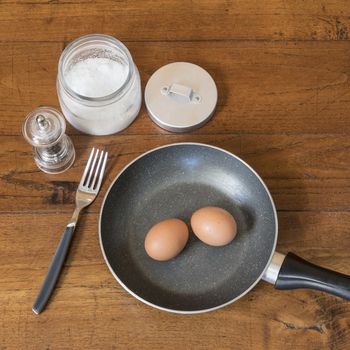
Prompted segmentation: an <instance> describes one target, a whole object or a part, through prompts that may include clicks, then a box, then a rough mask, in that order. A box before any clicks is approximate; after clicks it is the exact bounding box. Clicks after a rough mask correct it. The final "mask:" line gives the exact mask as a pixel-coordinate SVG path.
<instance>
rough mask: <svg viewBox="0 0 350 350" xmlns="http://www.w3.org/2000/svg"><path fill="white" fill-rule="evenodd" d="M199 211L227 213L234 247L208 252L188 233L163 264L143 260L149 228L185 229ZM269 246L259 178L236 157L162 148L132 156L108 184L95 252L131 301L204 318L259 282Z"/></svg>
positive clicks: (272, 222)
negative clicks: (176, 224)
mask: <svg viewBox="0 0 350 350" xmlns="http://www.w3.org/2000/svg"><path fill="white" fill-rule="evenodd" d="M205 206H218V207H222V208H224V209H226V210H228V211H229V212H230V213H232V215H233V216H234V217H235V218H236V220H237V226H238V234H237V236H236V238H235V239H234V241H232V242H231V243H230V244H228V245H227V246H224V247H210V246H208V245H206V244H204V243H202V242H201V241H199V240H198V239H197V238H196V237H195V236H194V235H193V233H191V234H190V240H189V242H188V244H187V245H186V247H185V249H184V250H183V252H182V253H180V255H178V256H177V257H176V258H174V259H172V260H170V261H167V262H158V261H154V260H152V259H151V258H150V257H149V256H148V255H147V254H146V252H145V249H144V239H145V236H146V234H147V232H148V230H149V229H150V228H151V227H152V226H153V225H154V224H156V223H158V222H159V221H161V220H164V219H167V218H173V217H176V218H180V219H182V220H184V221H185V222H186V223H187V224H189V223H190V217H191V214H192V213H193V212H194V211H195V210H196V209H198V208H201V207H205ZM276 239H277V222H276V215H275V209H274V206H273V203H272V200H271V197H270V195H269V193H268V191H267V189H266V187H265V186H264V184H263V183H262V182H261V180H260V178H259V177H258V176H257V175H256V173H255V172H254V171H253V170H252V169H251V168H250V167H249V166H247V165H246V164H245V163H244V162H242V161H241V160H240V159H239V158H237V157H235V156H233V155H232V154H230V153H228V152H226V151H224V150H221V149H219V148H215V147H212V146H208V145H203V144H194V143H184V144H175V145H168V146H166V147H161V148H157V149H155V150H153V151H150V152H148V153H146V154H144V155H143V156H141V157H139V158H138V159H137V160H136V161H134V162H133V163H131V164H129V165H128V166H127V167H126V168H125V169H124V170H123V171H122V172H121V173H120V175H119V176H118V177H117V178H116V180H115V181H114V183H113V184H112V185H111V187H110V190H109V192H108V193H107V195H106V198H105V201H104V205H103V208H102V210H101V218H100V240H101V247H102V251H103V253H104V256H105V258H106V261H107V264H108V265H109V268H110V269H111V271H112V273H113V274H114V276H115V277H116V278H117V279H118V281H119V282H120V283H121V284H122V285H123V286H124V287H125V288H126V289H127V290H128V291H129V292H131V293H132V294H133V295H134V296H136V297H138V298H139V299H141V300H142V301H144V302H146V303H148V304H152V305H153V306H156V307H159V308H162V309H166V310H168V311H175V312H196V311H198V312H200V311H208V310H210V309H213V308H216V307H219V306H223V305H225V304H227V303H230V302H232V301H234V300H235V299H237V298H238V297H240V296H241V295H243V294H245V293H246V292H247V291H248V290H250V289H251V288H252V287H253V286H254V285H255V284H256V283H257V282H258V281H259V280H260V278H261V275H262V273H263V271H264V269H265V267H266V266H267V264H268V263H269V260H270V258H271V255H272V253H273V251H274V249H275V244H276Z"/></svg>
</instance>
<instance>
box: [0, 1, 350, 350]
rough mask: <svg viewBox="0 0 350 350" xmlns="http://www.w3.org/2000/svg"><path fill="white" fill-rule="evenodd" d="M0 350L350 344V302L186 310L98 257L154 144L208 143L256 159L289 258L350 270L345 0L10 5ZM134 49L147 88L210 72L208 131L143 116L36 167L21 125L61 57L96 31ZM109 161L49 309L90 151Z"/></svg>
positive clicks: (265, 294)
mask: <svg viewBox="0 0 350 350" xmlns="http://www.w3.org/2000/svg"><path fill="white" fill-rule="evenodd" d="M0 24H1V26H0V47H1V56H0V79H1V84H0V96H1V98H0V110H1V123H0V142H1V149H0V172H1V174H0V194H1V196H0V215H1V219H0V314H1V316H0V349H1V350H5V349H6V350H9V349H16V350H22V349H253V350H258V349H308V350H310V349H339V350H340V349H349V347H350V303H349V302H346V301H342V300H341V299H339V298H336V297H332V296H329V295H326V294H323V293H320V292H314V291H306V290H299V291H288V292H281V291H275V290H274V289H273V287H272V286H271V285H268V284H266V283H265V282H261V283H259V284H258V286H257V287H256V288H254V290H253V291H252V292H251V293H249V295H247V296H246V297H244V298H243V299H241V300H239V301H238V302H236V303H235V304H233V305H231V306H228V307H226V308H224V309H221V310H219V311H215V312H212V313H208V314H201V315H189V316H184V315H176V314H168V313H165V312H161V311H158V310H156V309H152V308H150V307H149V306H146V305H144V304H142V303H140V302H139V301H137V300H135V299H134V298H133V297H131V296H130V295H129V294H127V293H126V292H125V291H124V290H123V289H122V288H121V287H120V286H119V285H118V284H117V282H116V281H115V279H114V278H113V276H112V275H111V274H110V272H109V270H108V269H107V266H106V264H105V263H104V260H103V258H102V254H101V251H100V247H99V242H98V232H97V221H98V213H99V210H100V207H101V201H102V198H103V196H104V194H105V192H106V189H107V188H108V186H109V184H110V183H111V181H112V180H113V178H114V177H115V176H116V174H117V173H118V172H119V171H120V170H121V168H122V167H123V166H124V165H126V164H127V163H128V162H129V161H131V160H132V159H133V158H135V157H136V156H138V155H139V154H141V153H142V152H145V151H147V150H149V149H151V148H153V147H156V146H159V145H163V144H168V143H173V142H179V141H197V142H205V143H209V144H213V145H216V146H220V147H223V148H225V149H227V150H229V151H231V152H233V153H235V154H237V155H238V156H240V157H242V158H243V159H244V160H245V161H247V162H248V163H249V164H251V165H252V166H253V167H254V168H255V169H256V170H257V171H258V173H260V174H261V176H262V177H263V179H264V180H265V181H266V183H267V185H268V186H269V188H270V190H271V193H272V195H273V198H274V200H275V202H276V205H277V209H278V217H279V221H280V230H279V241H278V249H279V250H280V251H281V252H288V251H289V250H292V251H294V252H295V253H297V254H299V255H301V256H303V257H304V258H307V259H309V260H311V261H313V262H315V263H318V264H321V265H324V266H328V267H330V268H333V269H337V270H339V271H342V272H344V273H347V274H350V264H349V263H350V228H349V227H350V226H349V224H350V204H349V203H350V157H349V151H350V119H349V114H350V86H349V74H350V42H349V32H348V30H349V29H348V28H350V7H349V3H348V1H346V0H339V1H336V0H331V1H317V0H310V1H301V0H291V1H284V0H269V1H258V0H256V1H246V0H238V1H211V0H206V1H191V2H189V1H156V0H155V1H130V2H124V1H120V2H119V1H109V2H107V1H92V0H91V1H84V2H83V1H79V2H74V1H68V0H67V1H31V0H26V1H20V2H18V1H13V0H6V1H2V2H1V3H0ZM96 32H97V33H106V34H111V35H113V36H115V37H117V38H119V39H120V40H122V41H123V42H124V43H125V44H126V45H127V46H128V48H129V49H130V51H131V53H132V55H133V57H134V60H135V62H136V64H137V66H138V68H139V70H140V73H141V76H142V82H143V86H145V83H146V81H147V80H148V79H149V77H150V76H151V74H152V73H153V72H154V71H155V70H156V69H157V68H159V67H160V66H162V65H164V64H167V63H169V62H173V61H189V62H194V63H196V64H199V65H201V66H203V67H204V68H206V69H207V70H208V71H209V72H210V73H211V74H212V76H213V77H214V79H215V81H216V83H217V86H218V91H219V101H218V107H217V112H216V114H215V116H214V118H213V119H212V120H211V121H210V122H209V123H208V124H207V125H205V126H204V127H203V128H201V129H199V130H197V131H195V132H192V133H187V134H180V135H175V134H171V133H169V132H166V131H164V130H162V129H160V128H158V127H157V126H156V125H155V124H153V123H152V122H151V120H150V119H149V117H148V115H147V113H146V111H145V108H144V107H143V108H142V111H141V113H140V115H139V117H138V118H137V120H136V121H135V122H134V123H133V124H132V125H131V126H130V127H129V128H128V129H127V130H125V131H124V132H122V133H120V134H117V135H113V136H108V137H91V136H87V135H82V134H80V133H79V132H77V131H76V130H74V129H73V128H71V127H68V134H69V135H70V136H71V137H72V140H73V142H74V144H75V147H76V151H77V159H76V161H75V164H74V166H73V168H72V169H70V170H69V171H67V172H65V173H63V174H60V175H55V176H54V175H46V174H44V173H43V172H41V171H39V170H38V169H37V168H36V166H35V164H34V162H33V157H32V154H31V149H30V146H29V145H28V144H27V143H26V142H25V140H24V139H23V137H22V135H21V123H22V121H23V118H24V117H25V115H26V114H27V113H28V112H30V111H31V110H32V109H34V108H35V107H37V106H39V105H52V106H56V107H58V101H57V96H56V86H55V80H56V73H57V61H58V58H59V56H60V53H61V52H62V49H63V48H64V47H65V45H66V44H67V43H68V42H69V41H71V40H72V39H74V38H76V37H78V36H81V35H83V34H87V33H96ZM93 145H94V146H101V147H107V148H108V149H109V151H110V154H111V157H110V158H111V159H110V162H109V168H108V174H107V178H106V181H105V183H104V185H103V188H102V193H101V194H100V196H99V198H98V199H97V200H96V202H95V203H94V204H93V205H92V206H91V207H89V208H88V210H86V211H85V212H84V214H83V216H82V218H81V222H80V225H79V228H78V230H77V232H76V237H75V240H74V242H73V245H72V249H71V251H70V255H69V258H68V260H67V262H66V265H65V269H64V271H63V274H62V278H61V279H60V281H59V283H58V286H57V288H56V291H55V293H54V296H53V298H52V301H51V303H50V304H49V306H48V308H47V309H46V311H45V312H43V313H42V314H41V315H40V316H36V315H34V314H33V313H32V311H31V306H32V303H33V301H34V299H35V297H36V294H37V292H38V288H39V287H40V284H41V282H42V280H43V278H44V275H45V273H46V269H47V266H48V264H49V263H50V260H51V257H52V254H53V252H54V250H55V248H56V245H57V243H58V241H59V238H60V236H61V234H62V231H63V228H64V226H65V224H66V222H67V220H68V219H69V218H70V214H71V212H72V210H73V207H74V192H75V189H76V187H77V183H78V181H79V179H80V175H81V173H82V170H83V167H84V164H85V161H86V158H87V155H88V152H89V148H91V146H93Z"/></svg>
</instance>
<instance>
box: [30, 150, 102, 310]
mask: <svg viewBox="0 0 350 350" xmlns="http://www.w3.org/2000/svg"><path fill="white" fill-rule="evenodd" d="M107 157H108V153H107V152H104V151H101V152H100V151H99V150H98V149H97V150H96V152H95V148H93V149H92V151H91V153H90V157H89V160H88V162H87V164H86V167H85V170H84V173H83V176H82V177H81V180H80V183H79V187H78V190H77V192H76V196H75V210H74V213H73V215H72V218H71V220H70V221H69V223H68V225H67V227H66V230H65V231H64V233H63V236H62V238H61V241H60V243H59V245H58V247H57V250H56V253H55V255H54V257H53V259H52V261H51V264H50V267H49V270H48V272H47V274H46V277H45V280H44V283H43V285H42V287H41V289H40V292H39V295H38V297H37V299H36V301H35V303H34V305H33V308H32V310H33V312H34V313H36V314H39V313H40V312H41V311H42V310H43V309H44V308H45V305H46V303H47V301H48V300H49V298H50V296H51V294H52V291H53V289H54V287H55V284H56V282H57V280H58V277H59V275H60V272H61V270H62V267H63V264H64V261H65V259H66V256H67V253H68V249H69V245H70V242H71V240H72V238H73V233H74V230H75V227H76V225H77V222H78V218H79V213H80V211H81V210H82V209H83V208H85V207H87V206H88V205H90V204H91V203H92V202H93V201H94V199H95V198H96V196H97V194H98V191H99V190H100V187H101V183H102V179H103V174H104V171H105V168H106V163H107ZM96 162H97V165H96Z"/></svg>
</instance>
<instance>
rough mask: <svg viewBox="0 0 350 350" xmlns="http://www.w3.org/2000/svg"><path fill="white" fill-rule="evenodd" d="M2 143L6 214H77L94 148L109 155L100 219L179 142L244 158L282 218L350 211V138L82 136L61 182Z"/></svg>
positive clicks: (25, 151)
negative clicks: (113, 191)
mask: <svg viewBox="0 0 350 350" xmlns="http://www.w3.org/2000/svg"><path fill="white" fill-rule="evenodd" d="M0 140H1V143H2V148H1V150H0V169H3V170H2V174H1V176H0V212H21V211H33V210H37V211H58V212H70V211H71V210H72V209H73V205H74V192H75V189H76V187H77V184H78V182H79V181H80V176H81V174H82V172H83V169H84V166H85V163H86V159H87V158H88V154H89V148H90V147H92V146H98V147H106V149H108V150H109V151H110V160H109V168H108V169H109V170H108V174H107V178H106V180H105V183H104V186H103V188H102V192H101V194H100V195H99V196H98V198H97V200H96V202H95V203H94V204H93V205H92V206H91V207H89V208H88V211H89V212H91V211H93V212H97V211H98V210H99V208H100V206H101V202H102V199H103V196H104V193H105V191H106V190H107V188H108V186H109V184H110V183H111V182H112V180H113V179H114V177H115V176H116V175H117V174H118V173H119V171H120V170H121V169H122V168H123V167H124V166H125V165H126V164H128V163H129V162H130V161H131V160H133V159H134V158H136V157H137V156H139V155H140V154H142V153H143V152H146V151H148V150H150V149H152V148H155V147H157V146H160V145H165V144H170V143H176V142H201V143H208V144H212V145H215V146H219V147H222V148H224V149H227V150H228V151H231V152H232V153H234V154H237V155H238V156H240V157H242V159H243V160H245V161H247V162H248V164H250V165H251V166H253V168H254V169H255V170H256V171H257V172H258V173H259V174H260V175H261V176H262V178H263V179H264V180H265V181H266V183H267V185H268V186H269V188H270V190H271V193H272V195H273V197H274V199H275V201H276V205H277V209H279V210H342V211H344V210H345V211H346V210H350V206H349V203H350V201H349V200H350V182H349V179H350V168H349V162H348V159H349V157H348V152H349V148H350V136H344V135H343V136H336V135H334V136H322V135H321V136H316V135H313V136H310V135H289V136H286V135H241V136H238V135H221V136H220V138H218V137H217V135H215V134H212V135H154V136H143V137H141V136H126V135H123V136H122V135H120V136H108V137H102V138H101V137H91V136H86V135H85V136H83V135H80V136H78V135H75V136H74V137H73V142H74V144H75V146H76V150H77V159H76V162H75V164H74V166H73V168H72V169H70V170H69V171H67V172H65V173H63V174H58V175H47V174H45V173H43V172H41V171H40V170H38V169H37V168H36V166H35V163H34V160H33V157H32V154H31V148H30V146H29V145H28V144H26V143H25V141H24V139H23V138H22V137H20V136H16V137H12V136H8V137H5V136H3V137H1V138H0Z"/></svg>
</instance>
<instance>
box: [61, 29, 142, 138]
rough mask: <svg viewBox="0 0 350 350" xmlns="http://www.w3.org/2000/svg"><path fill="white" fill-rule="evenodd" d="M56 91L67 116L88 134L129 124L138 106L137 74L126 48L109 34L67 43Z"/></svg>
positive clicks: (106, 131) (138, 108)
mask: <svg viewBox="0 0 350 350" xmlns="http://www.w3.org/2000/svg"><path fill="white" fill-rule="evenodd" d="M57 94H58V99H59V102H60V106H61V109H62V112H63V114H64V116H65V117H66V119H67V120H68V121H69V122H70V123H71V124H72V125H73V126H74V127H75V128H76V129H78V130H80V131H82V132H84V133H87V134H91V135H108V134H114V133H116V132H119V131H121V130H123V129H125V128H126V127H128V126H129V125H130V124H131V123H132V121H133V120H134V119H135V118H136V116H137V115H138V113H139V111H140V107H141V100H142V97H141V82H140V75H139V72H138V70H137V67H136V65H135V64H134V62H133V60H132V57H131V55H130V53H129V50H128V49H127V48H126V47H125V46H124V45H123V44H122V43H121V42H120V41H118V40H117V39H115V38H113V37H111V36H109V35H100V34H92V35H86V36H83V37H80V38H78V39H76V40H74V41H73V42H72V43H70V44H69V45H68V46H67V47H66V48H65V49H64V51H63V52H62V54H61V57H60V60H59V64H58V77H57Z"/></svg>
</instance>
